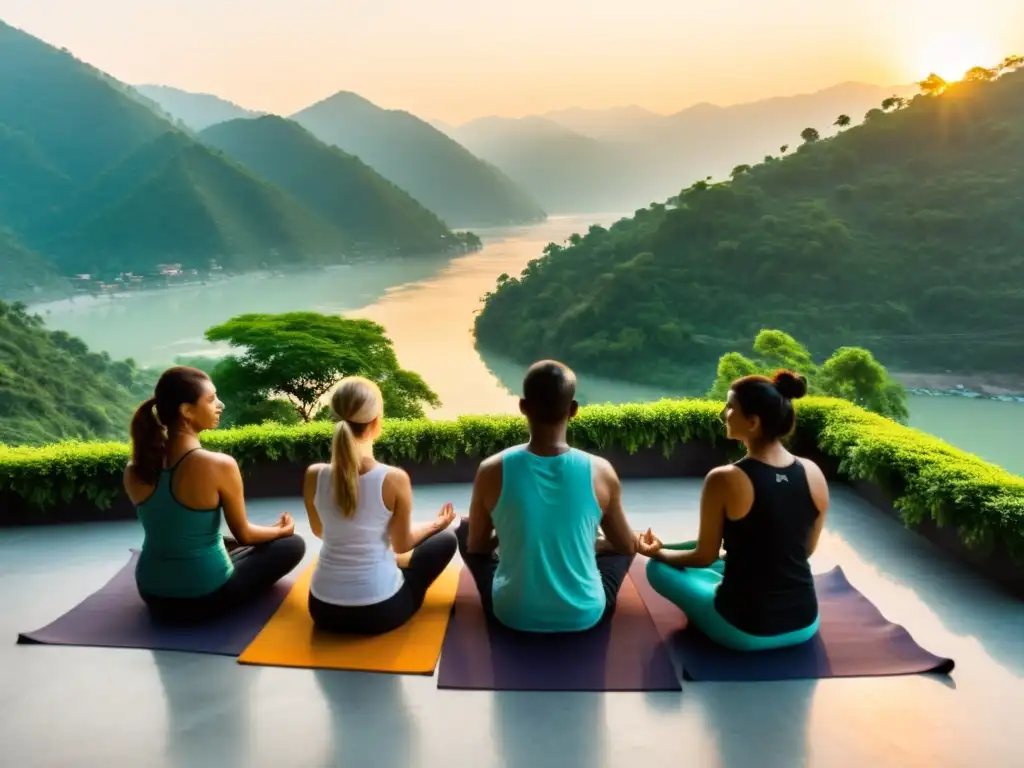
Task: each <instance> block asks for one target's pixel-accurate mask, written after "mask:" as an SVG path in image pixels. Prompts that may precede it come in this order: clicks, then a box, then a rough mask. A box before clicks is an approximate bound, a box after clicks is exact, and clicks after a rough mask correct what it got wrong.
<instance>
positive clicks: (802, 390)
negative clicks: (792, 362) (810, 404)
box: [772, 371, 807, 400]
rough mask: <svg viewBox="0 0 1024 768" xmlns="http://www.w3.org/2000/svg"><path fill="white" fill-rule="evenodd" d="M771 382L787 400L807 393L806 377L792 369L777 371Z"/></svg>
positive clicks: (795, 398)
mask: <svg viewBox="0 0 1024 768" xmlns="http://www.w3.org/2000/svg"><path fill="white" fill-rule="evenodd" d="M772 384H774V385H775V388H776V389H777V390H778V391H779V394H780V395H782V396H783V397H785V398H787V399H789V400H798V399H800V398H801V397H803V396H804V395H806V394H807V379H806V378H804V377H803V376H801V375H800V374H799V373H793V372H792V371H777V372H776V373H775V376H774V377H773V378H772Z"/></svg>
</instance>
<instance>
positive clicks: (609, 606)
mask: <svg viewBox="0 0 1024 768" xmlns="http://www.w3.org/2000/svg"><path fill="white" fill-rule="evenodd" d="M455 535H456V536H457V537H458V540H459V554H460V555H462V559H463V561H464V562H465V563H466V568H467V569H468V570H469V572H470V574H472V576H473V581H475V582H476V588H477V590H478V591H479V592H480V604H481V606H482V607H483V609H484V613H485V614H486V615H487V617H488V618H489V619H491V620H493V621H498V619H497V617H496V616H495V615H494V603H493V602H492V600H491V588H492V586H493V584H494V572H495V571H496V570H497V568H498V555H497V554H491V555H481V554H475V553H474V554H471V553H470V552H469V551H468V549H467V541H468V540H469V520H467V519H466V518H462V520H461V521H460V523H459V527H458V528H457V529H456V531H455ZM594 539H595V545H596V543H597V537H596V536H595V537H594ZM594 556H595V557H596V558H597V571H598V573H600V574H601V585H602V586H603V587H604V613H603V614H602V615H601V620H600V621H599V622H598V624H601V623H603V622H605V621H607V620H608V619H610V618H611V616H612V614H613V613H615V601H616V600H617V598H618V596H619V589H620V588H621V587H622V582H623V581H625V580H626V574H627V573H629V567H630V566H631V565H632V564H633V558H634V557H636V555H620V554H617V553H610V552H604V553H601V554H598V553H597V552H596V551H595V552H594ZM498 623H500V622H498Z"/></svg>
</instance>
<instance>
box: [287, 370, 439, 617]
mask: <svg viewBox="0 0 1024 768" xmlns="http://www.w3.org/2000/svg"><path fill="white" fill-rule="evenodd" d="M331 412H332V414H333V416H334V419H335V421H336V424H335V426H334V442H333V444H332V445H331V463H330V464H313V465H312V466H311V467H309V469H307V470H306V480H305V487H304V490H303V496H304V498H305V502H306V512H307V514H308V515H309V525H310V527H311V528H312V529H313V535H315V536H316V537H317V538H320V539H322V540H323V546H322V547H321V549H320V559H319V560H318V561H317V564H316V569H315V570H314V572H313V578H312V581H311V582H310V585H309V613H310V615H311V616H312V618H313V623H314V624H315V625H316V626H317V627H318V628H320V629H323V630H326V631H328V632H342V633H352V634H361V635H378V634H383V633H385V632H390V631H391V630H393V629H397V628H398V627H400V626H401V625H402V624H405V622H407V621H408V620H409V619H411V618H412V617H413V614H415V613H416V612H417V611H418V610H419V609H420V606H422V605H423V600H424V598H425V597H426V594H427V590H428V589H429V588H430V585H431V584H433V583H434V582H435V581H436V580H437V577H438V576H440V575H441V573H442V572H443V571H444V569H445V568H446V567H447V566H448V563H450V562H451V560H452V558H453V557H454V556H455V551H456V549H457V548H458V540H457V539H456V538H455V534H454V533H453V532H452V531H450V530H446V529H447V528H448V526H449V525H450V524H451V523H452V521H454V520H455V510H454V508H453V507H452V505H451V504H445V505H444V506H443V507H441V511H440V512H439V513H438V515H437V517H436V518H434V519H433V520H432V521H431V522H429V523H425V524H422V525H416V526H414V525H413V524H412V506H413V503H412V483H411V482H410V481H409V475H408V474H406V472H405V471H404V470H402V469H399V468H398V467H390V466H388V465H387V464H382V463H380V462H379V461H377V460H376V459H375V458H374V456H373V443H374V441H375V440H376V439H377V438H378V437H379V436H380V433H381V425H382V421H383V418H384V400H383V398H382V396H381V392H380V389H379V388H378V387H377V385H376V384H375V383H374V382H372V381H370V380H369V379H365V378H363V377H361V376H349V377H348V378H345V379H343V380H342V382H341V383H340V384H339V385H338V388H337V389H336V390H334V394H333V395H332V396H331Z"/></svg>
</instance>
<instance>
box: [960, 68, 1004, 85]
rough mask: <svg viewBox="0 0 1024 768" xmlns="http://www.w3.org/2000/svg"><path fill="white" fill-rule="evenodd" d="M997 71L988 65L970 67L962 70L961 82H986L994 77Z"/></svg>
mask: <svg viewBox="0 0 1024 768" xmlns="http://www.w3.org/2000/svg"><path fill="white" fill-rule="evenodd" d="M997 74H998V72H997V71H996V70H995V69H989V68H988V67H971V68H970V69H968V70H967V71H966V72H964V76H963V82H965V83H987V82H988V81H989V80H993V79H995V76H996V75H997Z"/></svg>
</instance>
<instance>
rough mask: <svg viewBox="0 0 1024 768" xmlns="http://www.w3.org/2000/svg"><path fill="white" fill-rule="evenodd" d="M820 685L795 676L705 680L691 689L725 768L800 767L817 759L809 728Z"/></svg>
mask: <svg viewBox="0 0 1024 768" xmlns="http://www.w3.org/2000/svg"><path fill="white" fill-rule="evenodd" d="M768 686H770V687H771V693H770V696H769V697H767V698H766V696H765V694H766V691H765V690H764V689H765V688H766V687H768ZM816 687H817V681H816V680H793V681H786V682H777V683H753V684H751V683H717V684H712V683H703V684H701V685H700V686H699V688H698V687H697V686H694V687H692V688H691V689H690V690H691V693H692V695H693V698H694V699H696V700H697V702H698V705H699V708H700V710H701V712H702V714H703V718H702V719H703V720H704V721H705V724H706V729H707V731H708V733H709V734H710V735H712V736H713V738H714V739H715V741H716V742H717V745H718V755H719V765H720V766H722V768H748V766H755V765H756V766H758V768H772V766H778V767H779V768H798V766H804V765H810V764H811V763H812V761H811V755H810V754H809V746H808V726H809V725H810V722H809V721H810V715H811V709H812V706H811V705H812V702H813V701H814V694H815V689H816ZM766 700H768V701H770V702H771V706H765V702H766Z"/></svg>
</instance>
